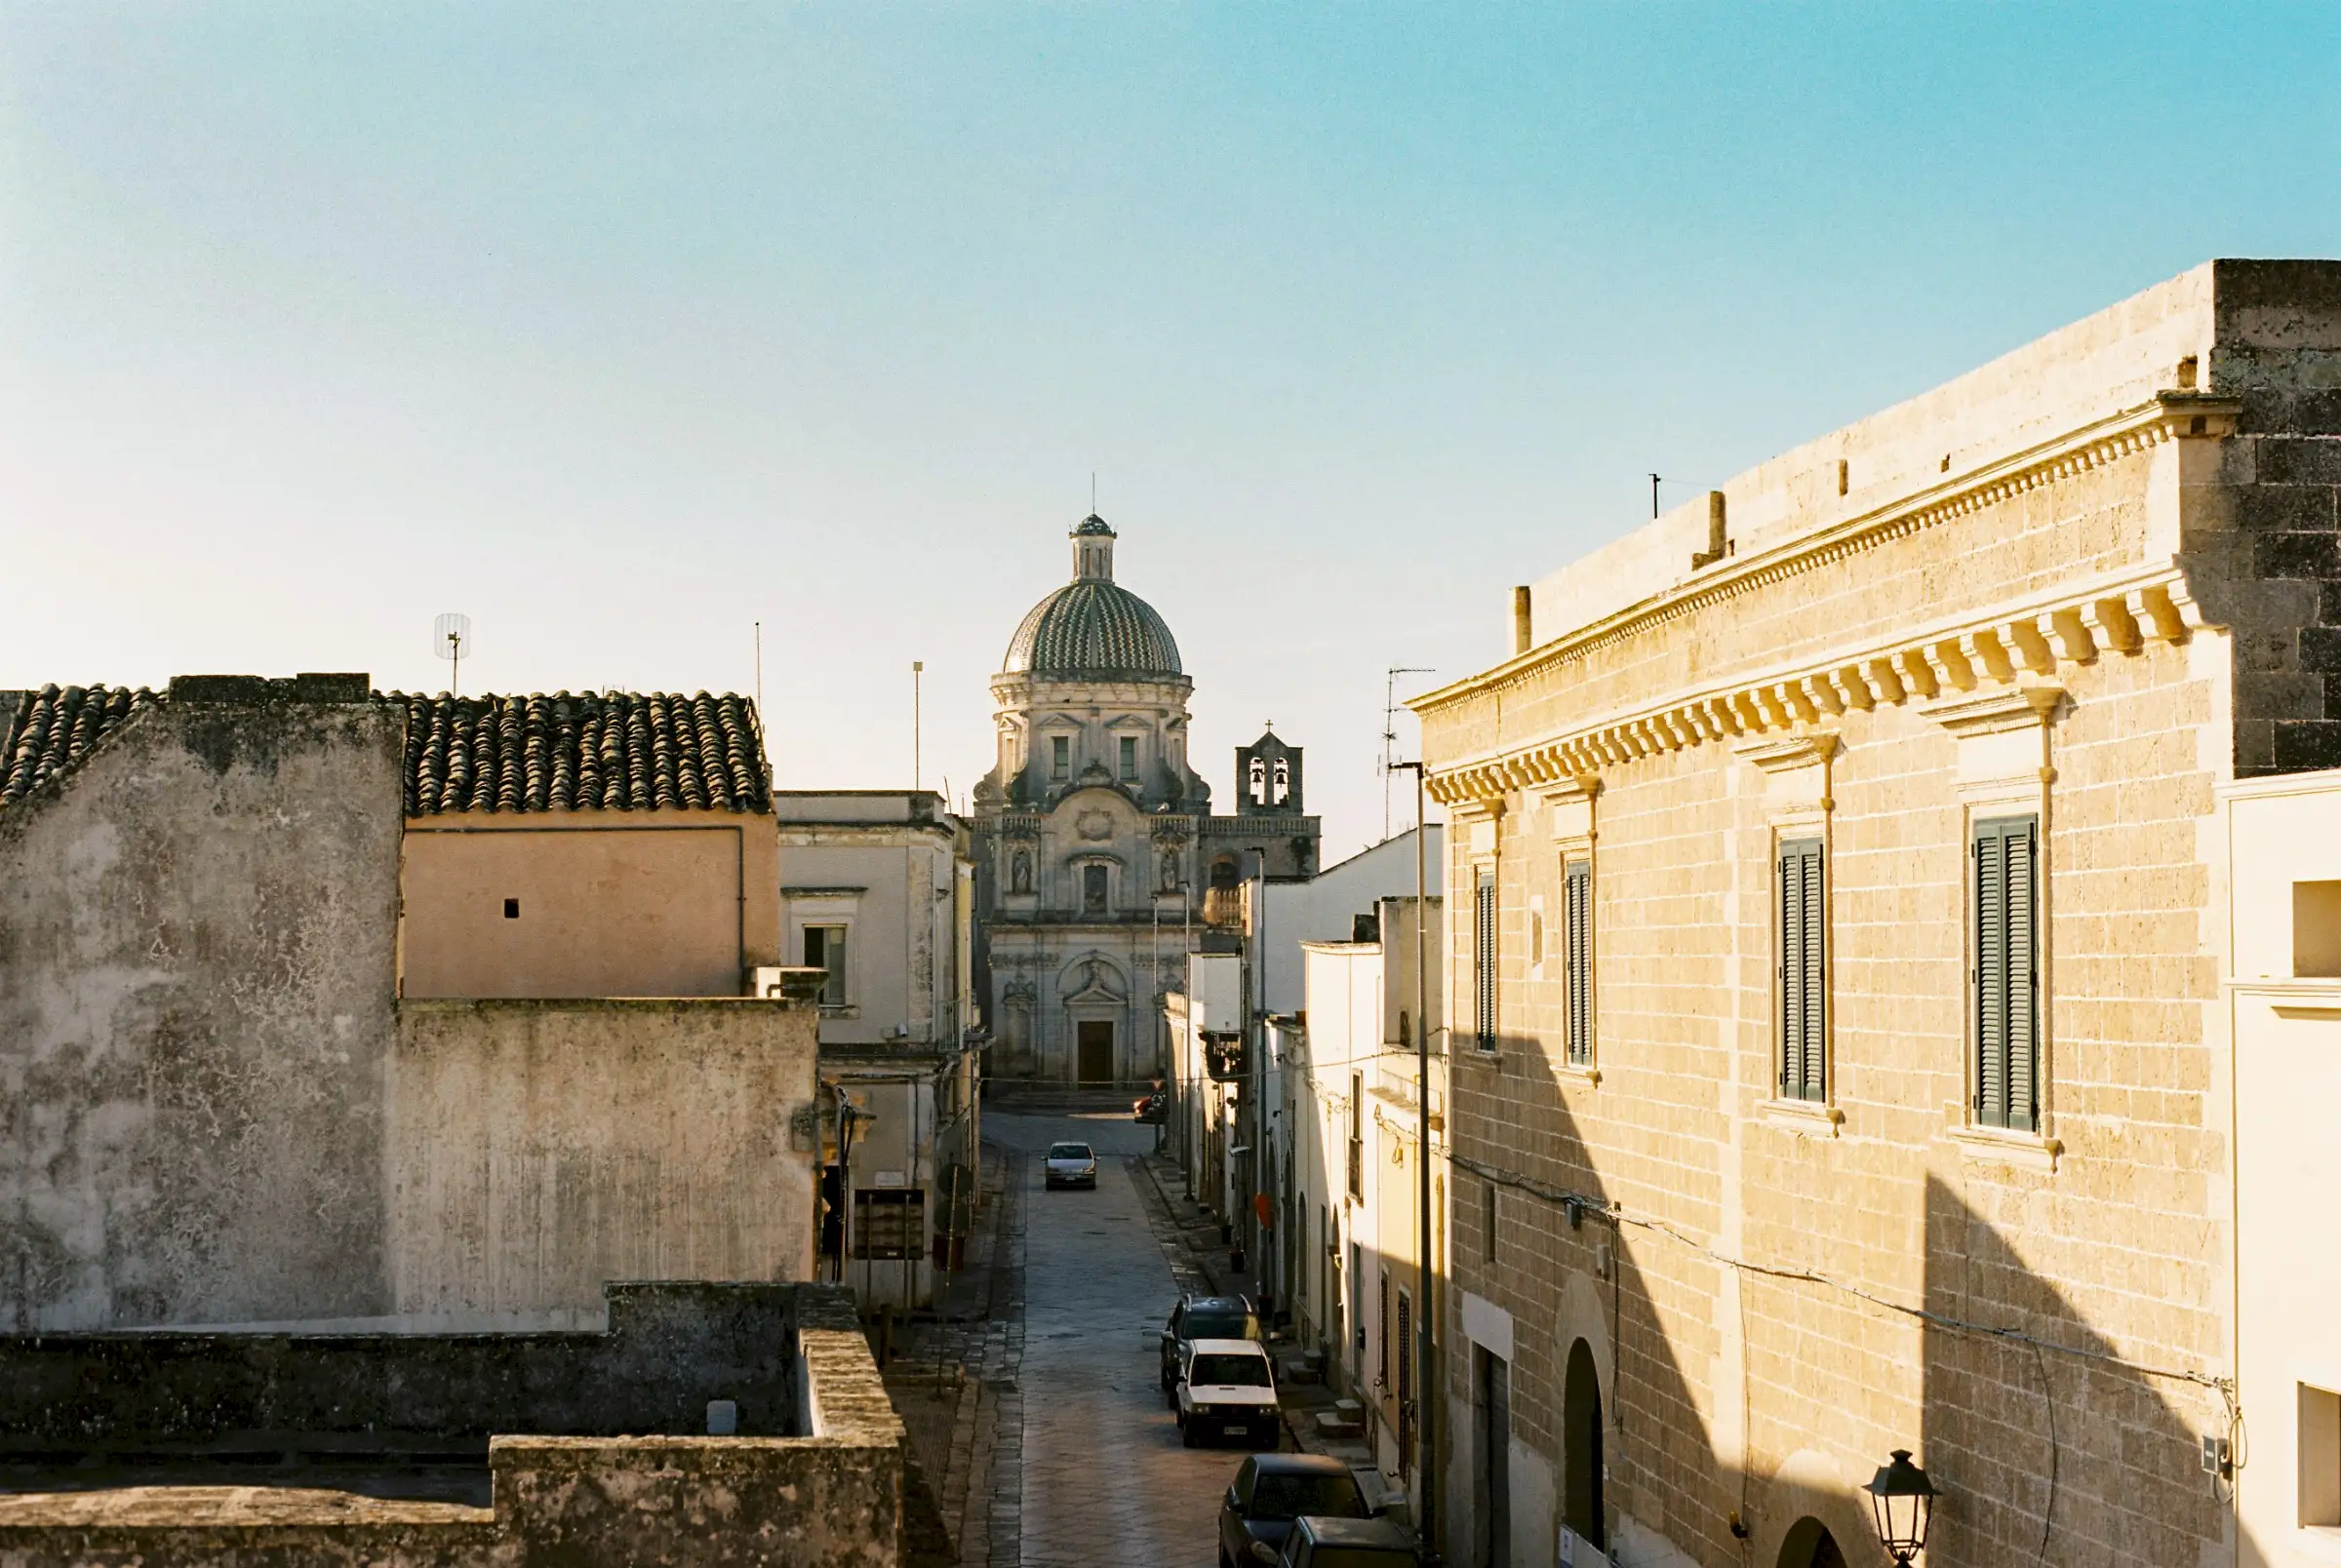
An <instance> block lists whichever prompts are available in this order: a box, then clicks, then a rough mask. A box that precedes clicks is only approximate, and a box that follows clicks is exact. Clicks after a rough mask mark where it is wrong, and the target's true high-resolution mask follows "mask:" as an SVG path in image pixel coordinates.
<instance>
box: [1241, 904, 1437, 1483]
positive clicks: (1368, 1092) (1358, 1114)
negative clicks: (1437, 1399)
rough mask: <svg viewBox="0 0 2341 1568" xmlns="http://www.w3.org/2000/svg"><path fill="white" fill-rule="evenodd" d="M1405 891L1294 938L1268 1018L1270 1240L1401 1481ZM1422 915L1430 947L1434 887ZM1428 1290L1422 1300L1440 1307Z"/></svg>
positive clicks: (1404, 1436)
mask: <svg viewBox="0 0 2341 1568" xmlns="http://www.w3.org/2000/svg"><path fill="white" fill-rule="evenodd" d="M1415 907H1416V906H1415V903H1414V900H1413V899H1412V898H1410V897H1409V898H1385V899H1383V900H1381V901H1380V902H1379V904H1378V905H1377V907H1376V919H1375V921H1373V926H1374V933H1375V937H1376V939H1375V940H1372V941H1353V942H1305V943H1302V944H1301V962H1302V976H1303V990H1304V1000H1305V1002H1306V1005H1305V1008H1304V1009H1303V1011H1302V1013H1301V1015H1300V1017H1299V1018H1297V1019H1294V1020H1291V1021H1289V1022H1287V1021H1281V1020H1280V1024H1279V1028H1278V1030H1277V1032H1276V1033H1277V1037H1278V1046H1277V1057H1278V1060H1277V1063H1276V1065H1277V1068H1278V1078H1279V1079H1280V1084H1281V1089H1282V1093H1281V1095H1280V1097H1279V1098H1280V1102H1281V1103H1280V1104H1279V1107H1278V1119H1279V1121H1280V1123H1281V1125H1282V1126H1283V1127H1284V1128H1285V1129H1288V1130H1287V1133H1286V1136H1287V1139H1288V1142H1289V1144H1290V1151H1291V1158H1290V1189H1289V1191H1288V1194H1287V1197H1286V1201H1285V1202H1284V1204H1283V1205H1282V1207H1283V1212H1284V1214H1285V1215H1286V1216H1288V1218H1287V1219H1286V1220H1285V1221H1284V1230H1285V1240H1284V1244H1283V1246H1282V1248H1281V1249H1280V1251H1281V1254H1282V1262H1281V1266H1282V1268H1283V1270H1284V1271H1285V1278H1286V1279H1287V1281H1288V1282H1289V1283H1288V1298H1287V1299H1288V1300H1289V1302H1290V1307H1291V1311H1292V1316H1293V1322H1294V1328H1295V1338H1296V1339H1297V1341H1298V1342H1299V1343H1300V1345H1302V1346H1303V1347H1304V1348H1307V1349H1311V1350H1318V1351H1322V1352H1324V1355H1325V1366H1326V1377H1327V1381H1328V1382H1329V1383H1330V1384H1331V1385H1332V1386H1334V1387H1335V1388H1338V1389H1342V1390H1345V1391H1347V1392H1350V1393H1351V1394H1352V1395H1353V1396H1354V1397H1356V1398H1357V1399H1358V1400H1359V1401H1360V1402H1361V1403H1362V1404H1364V1405H1365V1407H1366V1410H1367V1412H1368V1437H1369V1443H1370V1445H1371V1447H1372V1450H1373V1454H1374V1460H1375V1463H1376V1465H1377V1466H1378V1467H1379V1468H1380V1470H1381V1471H1382V1474H1383V1478H1384V1481H1385V1484H1386V1486H1387V1487H1388V1488H1389V1489H1390V1490H1393V1491H1395V1490H1399V1489H1406V1490H1408V1491H1409V1495H1412V1493H1413V1488H1414V1485H1415V1482H1416V1479H1417V1475H1416V1469H1415V1463H1414V1437H1415V1428H1414V1423H1415V1422H1416V1420H1417V1419H1419V1413H1420V1409H1421V1401H1420V1400H1419V1399H1418V1397H1417V1396H1416V1391H1415V1380H1416V1376H1417V1371H1418V1366H1417V1362H1416V1360H1415V1352H1414V1342H1413V1330H1414V1327H1415V1325H1416V1324H1417V1323H1418V1322H1419V1321H1420V1318H1419V1315H1418V1314H1419V1313H1420V1312H1421V1310H1422V1306H1421V1295H1422V1277H1421V1265H1420V1259H1421V1256H1422V1250H1421V1240H1420V1237H1421V1231H1420V1223H1421V1220H1420V1216H1421V1214H1422V1212H1423V1211H1422V1208H1421V1203H1420V1193H1421V1187H1420V1183H1421V1172H1422V1165H1421V1160H1422V1157H1423V1151H1422V1145H1421V1127H1420V1118H1419V1116H1418V1108H1419V1105H1420V1096H1419V1095H1418V1093H1417V1082H1418V1076H1419V1073H1420V1066H1421V1064H1420V1061H1419V1059H1418V1056H1417V1053H1416V1049H1415V1043H1414V1040H1413V1027H1412V1019H1413V1017H1414V1016H1415V1008H1416V1000H1415V995H1416V993H1415V977H1414V964H1415V960H1414V955H1415V952H1416V948H1415V942H1414V912H1415ZM1424 915H1425V924H1426V926H1427V937H1428V940H1429V943H1430V945H1431V950H1432V951H1433V952H1434V953H1436V952H1438V951H1439V947H1438V944H1439V942H1440V940H1441V938H1440V924H1439V921H1440V916H1441V911H1440V905H1439V901H1438V900H1437V899H1432V900H1430V901H1429V902H1428V905H1427V907H1426V908H1425V910H1424ZM1360 934H1362V935H1363V934H1365V933H1363V932H1361V933H1360ZM1439 968H1440V966H1439V965H1437V964H1434V965H1433V966H1432V969H1431V973H1430V975H1429V976H1428V982H1429V983H1428V985H1427V987H1426V990H1427V992H1428V1001H1429V1013H1430V1017H1431V1020H1432V1034H1431V1043H1432V1047H1433V1054H1432V1057H1431V1062H1430V1085H1429V1087H1430V1111H1431V1117H1430V1120H1431V1149H1430V1159H1431V1172H1430V1175H1431V1206H1430V1215H1431V1222H1432V1247H1431V1258H1432V1265H1433V1267H1432V1274H1433V1279H1432V1287H1433V1291H1434V1293H1436V1290H1437V1281H1438V1278H1439V1277H1440V1276H1441V1275H1443V1274H1444V1273H1445V1270H1446V1260H1445V1253H1446V1232H1447V1194H1448V1172H1447V1156H1446V1141H1445V1137H1444V1127H1445V1119H1446V1109H1447V1057H1446V1054H1445V1031H1444V1028H1443V1027H1442V1017H1443V1014H1442V1008H1441V1002H1440V997H1439V983H1438V982H1439ZM1402 1019H1404V1020H1406V1022H1405V1024H1404V1026H1403V1028H1402V1023H1401V1020H1402ZM1438 1305H1439V1304H1438V1302H1437V1301H1435V1300H1434V1301H1433V1302H1432V1304H1431V1308H1432V1311H1433V1313H1434V1319H1433V1320H1434V1321H1436V1316H1435V1313H1436V1312H1437V1309H1438Z"/></svg>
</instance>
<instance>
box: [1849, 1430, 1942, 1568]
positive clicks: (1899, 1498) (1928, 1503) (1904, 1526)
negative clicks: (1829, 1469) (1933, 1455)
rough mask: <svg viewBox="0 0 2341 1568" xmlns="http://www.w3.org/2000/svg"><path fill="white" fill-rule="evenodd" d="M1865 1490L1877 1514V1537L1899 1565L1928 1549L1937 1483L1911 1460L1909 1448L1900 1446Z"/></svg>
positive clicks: (1903, 1566)
mask: <svg viewBox="0 0 2341 1568" xmlns="http://www.w3.org/2000/svg"><path fill="white" fill-rule="evenodd" d="M1862 1490H1864V1491H1866V1492H1868V1493H1869V1494H1870V1508H1871V1509H1873V1510H1874V1511H1875V1512H1876V1513H1877V1515H1878V1539H1879V1541H1880V1542H1882V1543H1883V1544H1884V1545H1885V1549H1886V1550H1887V1551H1888V1552H1889V1553H1891V1554H1892V1556H1893V1559H1894V1562H1895V1563H1896V1564H1897V1565H1898V1568H1910V1559H1911V1558H1913V1557H1915V1556H1917V1555H1918V1554H1919V1553H1920V1552H1922V1551H1924V1550H1925V1549H1926V1521H1927V1518H1928V1517H1929V1516H1930V1515H1931V1514H1932V1513H1933V1512H1934V1483H1933V1482H1932V1481H1929V1480H1928V1479H1926V1472H1925V1471H1924V1470H1921V1469H1919V1467H1918V1466H1916V1465H1913V1464H1912V1463H1911V1462H1910V1450H1909V1449H1907V1448H1897V1449H1895V1450H1894V1457H1893V1459H1892V1461H1891V1462H1890V1463H1888V1464H1885V1465H1883V1466H1881V1467H1879V1470H1878V1473H1877V1474H1876V1475H1873V1476H1871V1477H1870V1484H1869V1485H1868V1486H1866V1487H1864V1488H1863V1489H1862Z"/></svg>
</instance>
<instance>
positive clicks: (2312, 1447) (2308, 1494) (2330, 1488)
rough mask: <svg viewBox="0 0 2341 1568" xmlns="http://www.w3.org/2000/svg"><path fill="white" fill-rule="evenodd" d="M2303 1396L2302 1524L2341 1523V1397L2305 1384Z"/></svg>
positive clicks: (2328, 1525) (2323, 1525) (2319, 1526)
mask: <svg viewBox="0 0 2341 1568" xmlns="http://www.w3.org/2000/svg"><path fill="white" fill-rule="evenodd" d="M2293 1387H2294V1388H2296V1389H2297V1390H2299V1396H2300V1445H2299V1453H2300V1524H2301V1528H2302V1529H2304V1530H2315V1529H2326V1530H2330V1529H2332V1528H2333V1527H2335V1526H2336V1525H2341V1397H2337V1396H2335V1395H2334V1394H2332V1393H2329V1392H2326V1391H2325V1390H2323V1389H2316V1388H2311V1387H2310V1386H2309V1385H2308V1384H2306V1383H2299V1384H2295V1385H2293Z"/></svg>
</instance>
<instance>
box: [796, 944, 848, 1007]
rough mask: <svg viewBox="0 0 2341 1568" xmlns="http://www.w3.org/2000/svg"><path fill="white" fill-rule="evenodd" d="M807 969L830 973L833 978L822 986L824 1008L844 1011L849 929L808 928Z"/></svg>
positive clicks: (806, 946) (822, 983) (806, 945)
mask: <svg viewBox="0 0 2341 1568" xmlns="http://www.w3.org/2000/svg"><path fill="white" fill-rule="evenodd" d="M805 967H806V968H808V969H826V970H828V971H829V978H828V979H826V980H824V981H822V982H821V1005H822V1006H824V1007H843V1006H844V1005H845V1004H846V928H845V927H844V926H842V925H808V926H806V927H805Z"/></svg>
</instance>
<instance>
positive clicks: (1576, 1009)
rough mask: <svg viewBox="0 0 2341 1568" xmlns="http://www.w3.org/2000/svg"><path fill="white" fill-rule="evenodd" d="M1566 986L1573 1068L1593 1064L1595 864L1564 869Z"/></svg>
mask: <svg viewBox="0 0 2341 1568" xmlns="http://www.w3.org/2000/svg"><path fill="white" fill-rule="evenodd" d="M1561 925H1562V930H1561V960H1562V962H1561V967H1562V984H1563V985H1564V986H1566V987H1567V998H1566V1001H1567V1013H1566V1035H1567V1039H1566V1041H1565V1044H1566V1047H1567V1056H1568V1061H1569V1065H1570V1066H1572V1067H1588V1066H1591V1065H1592V1062H1593V863H1592V862H1591V861H1587V860H1572V861H1570V862H1568V864H1567V866H1566V867H1564V868H1563V873H1562V900H1561Z"/></svg>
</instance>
